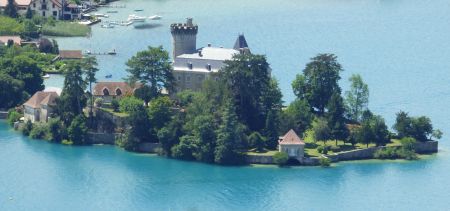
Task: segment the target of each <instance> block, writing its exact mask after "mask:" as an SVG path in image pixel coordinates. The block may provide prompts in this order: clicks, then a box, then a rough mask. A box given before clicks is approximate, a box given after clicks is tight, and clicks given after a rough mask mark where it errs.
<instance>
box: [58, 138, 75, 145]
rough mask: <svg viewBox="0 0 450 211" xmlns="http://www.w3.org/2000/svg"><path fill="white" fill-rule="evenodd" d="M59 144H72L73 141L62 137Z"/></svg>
mask: <svg viewBox="0 0 450 211" xmlns="http://www.w3.org/2000/svg"><path fill="white" fill-rule="evenodd" d="M61 144H64V145H73V142H72V141H69V140H67V139H64V140H62V141H61Z"/></svg>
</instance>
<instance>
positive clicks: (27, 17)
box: [25, 7, 33, 19]
mask: <svg viewBox="0 0 450 211" xmlns="http://www.w3.org/2000/svg"><path fill="white" fill-rule="evenodd" d="M25 18H26V19H31V18H33V11H32V10H31V7H28V8H27V13H26V14H25Z"/></svg>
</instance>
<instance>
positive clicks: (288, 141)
mask: <svg viewBox="0 0 450 211" xmlns="http://www.w3.org/2000/svg"><path fill="white" fill-rule="evenodd" d="M278 143H279V144H280V145H305V142H304V141H303V140H302V139H300V137H298V135H297V133H295V131H294V130H292V129H291V130H289V132H287V133H286V135H284V136H283V137H282V138H281V140H280V141H279V142H278Z"/></svg>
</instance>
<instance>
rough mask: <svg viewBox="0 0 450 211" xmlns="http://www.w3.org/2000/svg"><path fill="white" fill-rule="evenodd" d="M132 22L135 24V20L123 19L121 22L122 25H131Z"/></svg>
mask: <svg viewBox="0 0 450 211" xmlns="http://www.w3.org/2000/svg"><path fill="white" fill-rule="evenodd" d="M131 24H133V21H122V22H120V25H121V26H129V25H131Z"/></svg>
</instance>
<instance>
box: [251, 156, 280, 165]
mask: <svg viewBox="0 0 450 211" xmlns="http://www.w3.org/2000/svg"><path fill="white" fill-rule="evenodd" d="M245 162H246V163H249V164H274V162H273V158H272V156H270V155H246V156H245Z"/></svg>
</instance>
